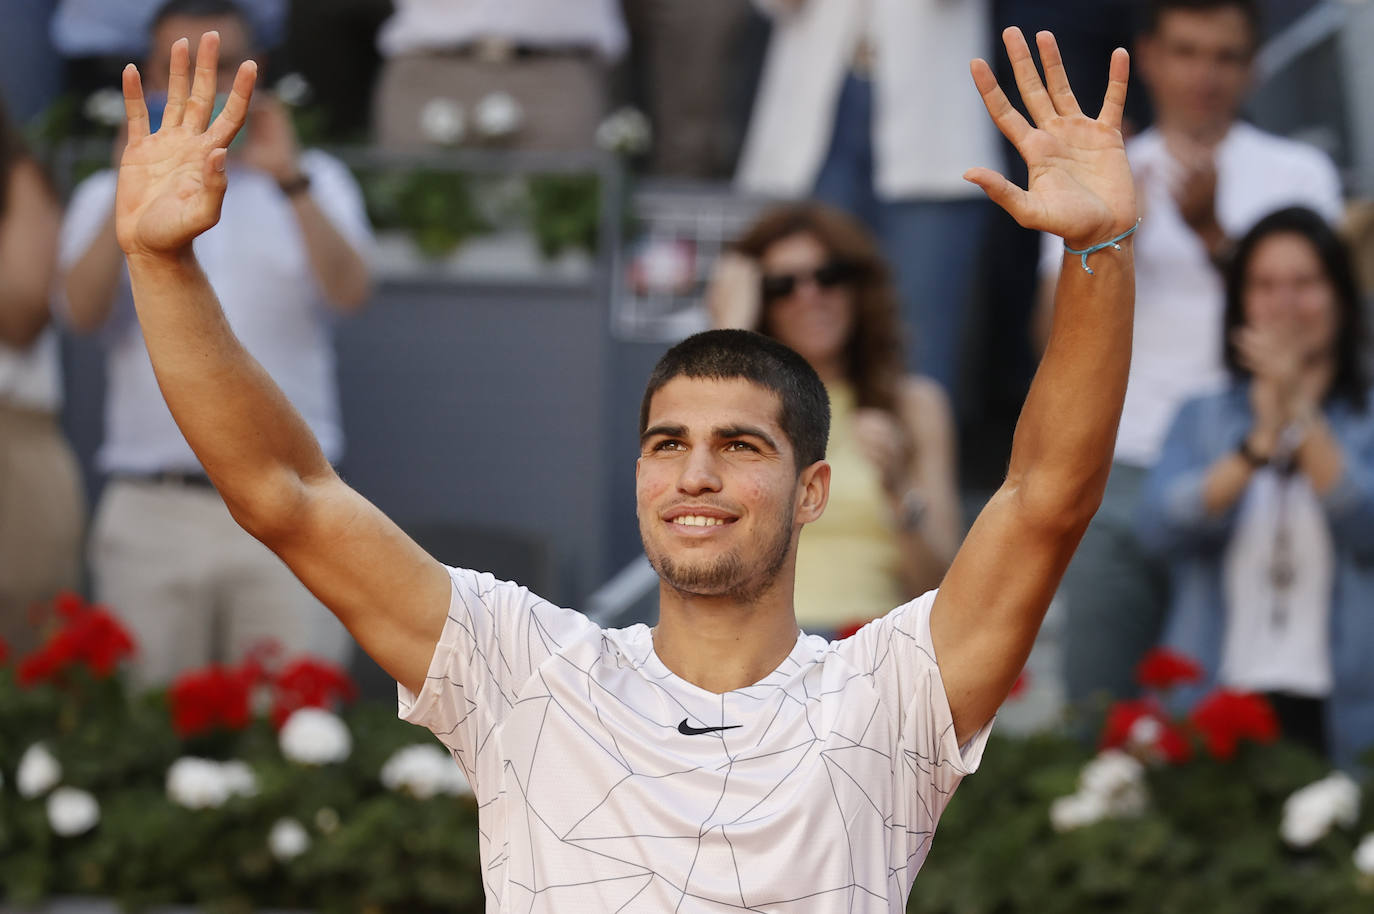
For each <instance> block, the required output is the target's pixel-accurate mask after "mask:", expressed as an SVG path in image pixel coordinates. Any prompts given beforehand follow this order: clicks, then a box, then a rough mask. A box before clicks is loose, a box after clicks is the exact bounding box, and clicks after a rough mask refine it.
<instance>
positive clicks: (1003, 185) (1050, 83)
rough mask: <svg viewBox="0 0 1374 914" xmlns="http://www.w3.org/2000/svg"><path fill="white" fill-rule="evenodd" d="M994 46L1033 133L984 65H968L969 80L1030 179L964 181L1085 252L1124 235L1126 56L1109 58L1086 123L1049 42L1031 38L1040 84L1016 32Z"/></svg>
mask: <svg viewBox="0 0 1374 914" xmlns="http://www.w3.org/2000/svg"><path fill="white" fill-rule="evenodd" d="M1002 40H1003V42H1004V43H1005V44H1006V48H1007V56H1008V58H1010V60H1011V65H1012V71H1013V73H1014V74H1015V76H1016V85H1017V88H1018V89H1019V90H1020V92H1021V100H1022V101H1023V102H1024V103H1025V105H1026V110H1027V111H1029V112H1030V115H1031V118H1032V119H1033V120H1034V122H1035V124H1034V126H1032V125H1031V124H1030V123H1029V122H1027V120H1026V119H1025V118H1024V117H1022V116H1021V114H1020V113H1019V112H1018V111H1017V110H1016V109H1015V108H1013V107H1012V105H1011V102H1010V101H1008V100H1007V96H1006V94H1005V93H1004V92H1003V91H1002V88H1001V87H1000V86H999V85H998V84H997V78H996V77H995V76H993V73H992V69H991V68H990V67H989V66H988V64H987V61H985V60H975V61H973V64H972V66H971V70H972V72H973V81H974V84H975V85H977V87H978V91H979V93H980V94H981V95H982V96H983V103H984V104H985V105H986V106H987V109H988V114H990V115H991V116H992V119H993V122H994V123H996V124H997V127H998V129H999V130H1001V131H1002V134H1003V135H1004V136H1006V138H1007V139H1008V140H1010V141H1011V144H1012V145H1013V146H1015V147H1016V151H1017V152H1018V153H1019V154H1020V155H1021V157H1022V158H1023V159H1025V161H1026V166H1027V168H1028V170H1029V173H1030V180H1029V182H1028V187H1027V189H1025V190H1022V189H1021V188H1019V187H1017V186H1016V185H1015V184H1012V183H1011V182H1010V181H1008V180H1007V179H1006V178H1005V177H1003V176H1002V175H1000V174H998V173H997V172H995V171H993V170H991V169H988V168H971V169H969V170H968V171H967V172H965V174H964V178H965V180H967V181H971V182H973V183H974V184H977V185H978V186H979V187H981V188H982V189H983V191H984V192H985V193H986V194H987V195H988V197H989V198H990V199H991V200H992V201H993V202H994V203H996V204H997V205H998V206H1000V207H1002V208H1003V209H1004V210H1006V211H1007V212H1008V213H1010V214H1011V216H1012V218H1014V219H1015V220H1016V221H1017V222H1018V223H1020V224H1021V225H1023V226H1025V227H1026V228H1029V229H1035V230H1036V231H1042V232H1050V233H1052V234H1055V235H1059V236H1060V237H1062V238H1063V239H1064V240H1065V242H1067V243H1068V244H1069V246H1070V247H1074V248H1086V247H1089V246H1091V245H1093V244H1097V243H1099V242H1102V241H1106V240H1107V239H1109V238H1113V237H1115V236H1117V235H1120V234H1121V233H1122V232H1125V231H1126V230H1127V229H1129V228H1131V227H1132V226H1133V225H1135V223H1136V215H1137V213H1136V200H1135V184H1134V181H1133V180H1132V178H1131V169H1130V166H1129V165H1128V164H1127V162H1126V148H1125V144H1124V142H1123V140H1122V136H1121V114H1122V109H1123V107H1124V106H1125V103H1126V77H1127V75H1128V73H1129V70H1130V60H1129V57H1128V55H1127V54H1126V52H1125V51H1124V50H1122V49H1120V48H1118V49H1117V50H1116V51H1115V52H1114V53H1113V54H1112V61H1111V72H1110V78H1109V80H1108V83H1107V93H1106V97H1105V99H1104V100H1103V102H1102V111H1101V113H1100V114H1099V115H1098V116H1097V117H1096V118H1090V117H1088V116H1087V115H1086V114H1084V113H1083V112H1082V110H1080V109H1079V107H1078V101H1077V100H1076V99H1075V98H1074V94H1073V90H1072V89H1070V88H1069V80H1068V76H1067V75H1066V74H1065V72H1064V62H1063V60H1062V59H1061V58H1060V55H1059V46H1058V45H1057V44H1056V43H1055V40H1054V36H1053V35H1051V34H1050V33H1049V32H1040V33H1039V34H1038V35H1037V36H1036V43H1037V45H1038V46H1039V48H1040V59H1041V61H1042V62H1043V64H1044V67H1045V81H1044V82H1042V81H1041V79H1040V75H1039V73H1038V72H1037V71H1036V69H1035V62H1034V61H1033V60H1032V59H1031V53H1030V48H1029V46H1027V44H1026V39H1025V37H1024V36H1023V35H1022V34H1021V30H1020V29H1017V28H1009V29H1007V30H1006V31H1005V32H1003V33H1002Z"/></svg>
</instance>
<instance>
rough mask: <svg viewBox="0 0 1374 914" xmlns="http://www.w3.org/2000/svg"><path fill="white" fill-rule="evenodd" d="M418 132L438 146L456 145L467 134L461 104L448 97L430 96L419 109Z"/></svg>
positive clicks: (465, 119)
mask: <svg viewBox="0 0 1374 914" xmlns="http://www.w3.org/2000/svg"><path fill="white" fill-rule="evenodd" d="M420 132H421V133H423V134H424V136H425V139H427V140H429V141H430V142H431V143H438V144H439V145H440V146H456V145H458V144H459V143H461V142H463V137H464V135H466V134H467V118H466V116H465V115H464V113H463V106H462V105H460V104H458V103H457V102H455V101H453V100H452V99H448V98H431V99H430V100H429V101H427V102H425V104H424V106H423V107H422V108H421V109H420Z"/></svg>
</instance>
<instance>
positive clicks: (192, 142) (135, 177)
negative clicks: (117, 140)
mask: <svg viewBox="0 0 1374 914" xmlns="http://www.w3.org/2000/svg"><path fill="white" fill-rule="evenodd" d="M190 56H191V52H190V44H189V42H187V40H186V39H185V38H182V39H180V40H178V41H177V42H176V43H175V44H174V45H172V64H171V73H170V78H169V81H168V85H167V108H166V111H165V112H164V114H163V117H162V126H161V127H159V128H158V131H157V132H156V133H152V134H150V133H149V132H148V126H149V122H148V108H147V105H146V104H145V103H144V100H143V86H142V82H141V81H140V79H139V74H138V70H137V69H135V68H134V66H133V65H132V64H130V65H129V66H128V67H127V68H125V70H124V110H125V115H126V116H127V118H128V125H129V126H128V130H129V142H128V145H127V146H125V148H124V156H123V158H122V159H121V160H120V165H119V184H118V190H117V192H116V195H115V233H116V235H117V236H118V238H119V246H120V247H121V248H123V249H124V252H125V253H126V254H128V255H131V256H132V255H134V254H167V253H173V252H176V251H180V250H183V249H185V248H186V247H187V246H188V245H190V243H191V241H192V239H194V238H195V237H196V236H197V235H199V234H200V233H201V232H204V231H205V230H206V229H208V228H210V226H212V225H214V224H215V223H216V222H217V221H219V214H220V206H221V205H222V204H223V202H224V190H225V187H226V186H227V181H226V178H225V174H224V164H225V157H226V155H227V149H228V146H229V143H230V141H232V140H233V138H234V135H235V134H237V133H238V131H239V129H240V128H241V127H242V126H243V123H244V120H245V119H246V118H247V116H248V102H249V99H251V97H252V95H253V84H254V82H255V81H256V80H257V65H256V64H254V63H253V62H252V61H245V62H244V63H243V64H242V65H241V66H240V67H239V70H238V73H237V75H236V76H235V77H234V88H233V91H232V92H231V93H230V96H229V100H228V102H227V103H226V104H225V106H224V110H223V111H221V112H220V114H219V116H218V117H216V118H215V120H214V122H213V123H211V121H210V114H211V112H212V111H213V110H214V104H215V76H216V67H217V65H218V62H219V34H218V33H217V32H207V33H205V34H204V35H203V36H201V39H200V44H199V45H198V47H197V49H196V68H195V77H194V84H192V77H191V63H190Z"/></svg>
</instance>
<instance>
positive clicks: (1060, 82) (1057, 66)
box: [1035, 32, 1083, 115]
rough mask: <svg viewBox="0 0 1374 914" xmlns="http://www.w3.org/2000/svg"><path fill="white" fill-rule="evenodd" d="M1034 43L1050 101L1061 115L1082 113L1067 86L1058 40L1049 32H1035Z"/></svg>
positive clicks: (1067, 79) (1066, 75)
mask: <svg viewBox="0 0 1374 914" xmlns="http://www.w3.org/2000/svg"><path fill="white" fill-rule="evenodd" d="M1035 44H1036V46H1037V47H1038V48H1040V63H1041V64H1042V65H1043V66H1044V68H1045V83H1046V85H1048V86H1049V90H1050V101H1051V102H1053V103H1054V110H1055V111H1058V112H1059V113H1060V114H1061V115H1070V114H1082V113H1083V112H1082V111H1081V110H1080V109H1079V107H1078V99H1076V98H1074V97H1073V89H1071V88H1069V74H1068V73H1067V72H1065V70H1064V58H1063V57H1061V56H1060V54H1059V42H1057V41H1055V40H1054V34H1053V33H1051V32H1037V33H1036V35H1035Z"/></svg>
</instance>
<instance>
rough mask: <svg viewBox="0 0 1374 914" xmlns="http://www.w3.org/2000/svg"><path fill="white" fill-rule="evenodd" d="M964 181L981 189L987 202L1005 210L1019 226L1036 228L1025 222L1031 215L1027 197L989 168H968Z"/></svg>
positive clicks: (1022, 191) (1019, 189)
mask: <svg viewBox="0 0 1374 914" xmlns="http://www.w3.org/2000/svg"><path fill="white" fill-rule="evenodd" d="M964 180H965V181H968V182H969V183H970V184H977V185H978V186H979V187H981V188H982V189H983V193H985V194H987V195H988V199H989V200H991V201H992V202H993V203H996V204H997V205H998V206H1000V207H1002V209H1004V210H1006V211H1007V213H1008V214H1010V215H1011V217H1012V218H1013V219H1015V220H1016V221H1017V223H1018V224H1020V225H1021V226H1023V227H1025V228H1035V227H1036V226H1032V225H1029V224H1028V223H1027V221H1026V220H1027V219H1029V218H1030V215H1031V213H1030V207H1029V205H1028V204H1027V197H1028V196H1029V195H1028V194H1027V193H1026V192H1025V191H1024V190H1022V189H1021V188H1019V187H1017V186H1016V185H1015V184H1013V183H1011V182H1010V181H1008V180H1007V179H1006V178H1004V177H1003V176H1002V175H1000V174H998V173H997V172H995V171H993V170H992V169H991V168H970V169H969V170H968V171H966V172H964Z"/></svg>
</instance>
